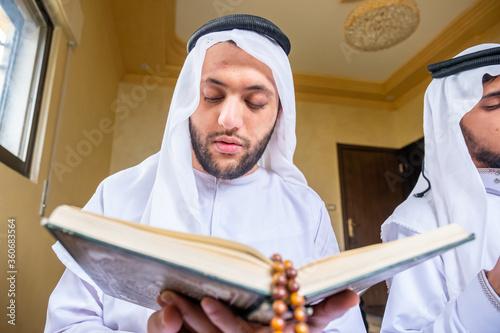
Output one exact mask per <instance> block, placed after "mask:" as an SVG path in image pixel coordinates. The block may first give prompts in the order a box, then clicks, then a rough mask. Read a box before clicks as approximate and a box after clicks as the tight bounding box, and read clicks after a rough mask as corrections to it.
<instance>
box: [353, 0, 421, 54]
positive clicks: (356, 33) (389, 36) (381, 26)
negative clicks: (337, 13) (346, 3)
mask: <svg viewBox="0 0 500 333" xmlns="http://www.w3.org/2000/svg"><path fill="white" fill-rule="evenodd" d="M419 22H420V14H419V11H418V7H417V4H416V3H415V1H414V0H364V1H363V2H362V3H360V4H359V5H358V6H357V7H356V8H354V10H353V11H352V12H351V13H350V14H349V15H348V16H347V18H346V20H345V23H344V35H345V41H346V43H347V44H349V45H350V46H351V47H353V48H354V49H356V50H359V51H378V50H383V49H386V48H389V47H391V46H394V45H396V44H398V43H400V42H402V41H403V40H405V39H406V38H408V36H410V35H411V34H412V33H413V32H414V31H415V29H417V26H418V24H419Z"/></svg>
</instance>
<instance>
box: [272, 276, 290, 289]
mask: <svg viewBox="0 0 500 333" xmlns="http://www.w3.org/2000/svg"><path fill="white" fill-rule="evenodd" d="M286 281H287V278H286V276H285V275H284V274H283V273H274V274H273V284H274V285H278V286H284V285H285V284H286Z"/></svg>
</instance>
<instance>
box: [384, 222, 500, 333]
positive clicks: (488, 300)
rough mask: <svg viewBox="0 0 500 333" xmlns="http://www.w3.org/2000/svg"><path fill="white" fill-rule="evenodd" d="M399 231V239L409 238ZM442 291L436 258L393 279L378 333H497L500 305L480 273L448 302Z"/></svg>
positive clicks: (441, 274)
mask: <svg viewBox="0 0 500 333" xmlns="http://www.w3.org/2000/svg"><path fill="white" fill-rule="evenodd" d="M399 229H400V231H399V234H398V237H399V238H402V237H408V236H411V235H413V234H412V233H411V232H410V231H409V230H407V229H401V228H399ZM488 288H489V290H488ZM446 290H447V288H446V281H445V275H444V267H443V261H442V259H441V257H439V256H438V257H435V258H433V259H430V260H427V261H425V262H423V263H422V264H419V265H417V266H415V267H412V268H410V269H408V270H406V271H403V272H401V273H399V274H397V275H395V276H394V277H393V278H392V282H391V286H390V293H389V299H388V301H387V306H386V310H385V314H384V318H383V321H382V329H381V333H402V332H412V333H415V332H425V333H460V332H464V333H466V332H467V333H476V332H477V333H478V332H481V333H490V332H491V333H493V332H498V328H499V327H500V301H499V297H498V295H496V294H495V293H494V292H493V294H492V293H491V291H492V289H491V287H490V286H489V284H488V282H487V280H486V279H485V276H484V272H481V273H479V274H478V276H476V277H475V278H474V279H473V280H472V281H471V282H470V283H469V284H468V285H467V287H466V288H465V290H464V291H463V292H462V293H461V294H460V296H459V297H458V298H457V299H453V300H450V299H449V298H448V295H447V292H446ZM495 306H496V308H495Z"/></svg>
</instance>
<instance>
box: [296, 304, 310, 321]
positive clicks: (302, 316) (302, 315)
mask: <svg viewBox="0 0 500 333" xmlns="http://www.w3.org/2000/svg"><path fill="white" fill-rule="evenodd" d="M293 316H294V318H295V319H296V320H297V321H298V322H301V321H306V319H307V313H306V310H304V308H303V307H300V308H296V309H295V310H293Z"/></svg>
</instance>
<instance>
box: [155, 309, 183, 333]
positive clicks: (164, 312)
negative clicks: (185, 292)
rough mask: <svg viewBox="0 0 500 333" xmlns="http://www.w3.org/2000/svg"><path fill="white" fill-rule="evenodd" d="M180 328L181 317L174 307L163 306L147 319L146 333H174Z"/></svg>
mask: <svg viewBox="0 0 500 333" xmlns="http://www.w3.org/2000/svg"><path fill="white" fill-rule="evenodd" d="M181 326H182V317H181V314H180V313H179V311H178V310H177V308H176V307H175V306H170V305H167V306H164V307H163V308H162V309H161V310H160V311H156V312H155V313H153V314H152V315H151V316H150V317H149V319H148V333H160V332H161V333H174V332H178V331H179V330H180V328H181Z"/></svg>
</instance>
